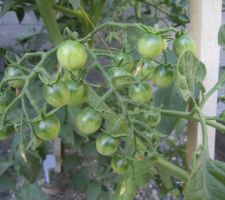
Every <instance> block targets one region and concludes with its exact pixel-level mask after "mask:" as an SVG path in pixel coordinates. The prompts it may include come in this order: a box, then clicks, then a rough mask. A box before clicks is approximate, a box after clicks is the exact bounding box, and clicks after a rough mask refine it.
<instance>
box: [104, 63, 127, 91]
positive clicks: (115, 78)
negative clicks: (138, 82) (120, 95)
mask: <svg viewBox="0 0 225 200" xmlns="http://www.w3.org/2000/svg"><path fill="white" fill-rule="evenodd" d="M108 74H109V76H110V78H111V79H112V82H113V85H114V86H115V87H116V88H117V89H121V88H123V86H124V85H126V84H127V83H128V82H129V81H131V77H129V76H130V75H131V74H130V73H129V72H128V71H127V70H126V69H124V68H122V67H111V68H110V69H109V70H108Z"/></svg>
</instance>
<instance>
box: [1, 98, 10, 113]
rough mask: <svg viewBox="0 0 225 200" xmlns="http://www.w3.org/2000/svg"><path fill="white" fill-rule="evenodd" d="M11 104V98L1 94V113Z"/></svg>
mask: <svg viewBox="0 0 225 200" xmlns="http://www.w3.org/2000/svg"><path fill="white" fill-rule="evenodd" d="M8 104H9V98H8V97H7V96H6V95H0V114H2V113H3V112H4V110H5V109H6V108H7V106H8Z"/></svg>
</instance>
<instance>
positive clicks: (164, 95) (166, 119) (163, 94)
mask: <svg viewBox="0 0 225 200" xmlns="http://www.w3.org/2000/svg"><path fill="white" fill-rule="evenodd" d="M154 102H155V105H156V106H159V107H160V106H161V105H163V107H162V108H163V109H170V110H179V111H184V110H185V108H186V103H185V101H184V100H183V98H182V96H181V95H180V93H179V91H178V88H177V86H176V84H173V85H171V86H170V87H168V88H162V89H158V90H157V91H156V93H155V98H154ZM178 122H179V118H177V117H172V116H166V115H162V118H161V121H160V124H159V125H158V126H157V130H158V131H159V132H162V133H164V134H166V135H169V134H170V133H171V132H172V131H173V129H174V128H175V127H176V125H177V123H178Z"/></svg>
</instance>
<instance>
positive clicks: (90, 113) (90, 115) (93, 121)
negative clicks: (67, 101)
mask: <svg viewBox="0 0 225 200" xmlns="http://www.w3.org/2000/svg"><path fill="white" fill-rule="evenodd" d="M102 121H103V119H102V117H101V115H99V114H98V113H97V112H96V111H95V110H93V109H92V108H90V107H86V108H84V109H83V110H82V111H81V112H80V113H78V114H77V116H76V118H75V124H76V127H77V129H78V130H79V131H80V132H81V133H83V134H85V135H90V134H93V133H95V132H96V131H97V130H98V129H99V128H100V127H101V125H102Z"/></svg>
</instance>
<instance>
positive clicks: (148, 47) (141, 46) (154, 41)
mask: <svg viewBox="0 0 225 200" xmlns="http://www.w3.org/2000/svg"><path fill="white" fill-rule="evenodd" d="M163 47H164V42H163V39H162V38H161V37H160V36H159V35H157V34H153V33H149V34H145V35H144V36H142V37H141V38H140V39H139V40H138V52H139V53H140V54H141V56H142V57H143V58H148V59H154V58H156V57H158V56H159V55H160V54H161V53H162V51H163Z"/></svg>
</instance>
